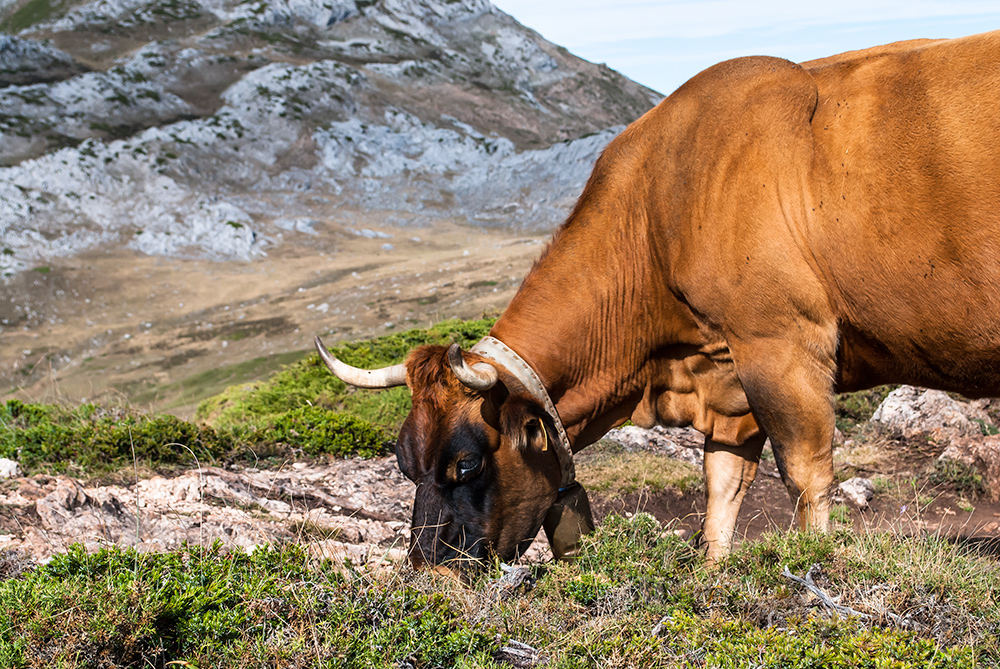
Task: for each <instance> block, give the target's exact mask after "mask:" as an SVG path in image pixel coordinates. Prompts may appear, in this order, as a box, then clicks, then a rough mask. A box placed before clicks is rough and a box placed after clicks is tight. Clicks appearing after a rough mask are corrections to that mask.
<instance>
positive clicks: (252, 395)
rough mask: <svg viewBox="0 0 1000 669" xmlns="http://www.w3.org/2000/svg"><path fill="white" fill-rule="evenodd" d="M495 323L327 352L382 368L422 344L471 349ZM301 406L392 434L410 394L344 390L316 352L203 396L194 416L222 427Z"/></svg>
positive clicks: (441, 328)
mask: <svg viewBox="0 0 1000 669" xmlns="http://www.w3.org/2000/svg"><path fill="white" fill-rule="evenodd" d="M494 321H495V319H492V318H485V319H480V320H473V321H461V320H449V321H443V322H441V323H438V324H437V325H434V326H431V327H430V328H427V329H414V330H408V331H406V332H396V333H392V334H388V335H384V336H381V337H377V338H375V339H371V340H368V341H360V342H351V343H345V344H340V345H338V346H336V347H334V348H332V349H331V351H332V353H333V354H334V355H335V356H336V357H337V358H339V359H340V360H343V361H344V362H346V363H347V364H349V365H354V366H355V367H362V368H368V369H372V368H376V367H385V366H388V365H394V364H397V363H400V362H404V361H405V359H406V356H407V355H408V354H409V352H410V351H411V350H412V349H414V348H416V347H417V346H422V345H424V344H450V343H452V342H457V343H458V344H460V345H461V346H462V347H463V348H468V347H471V346H472V345H473V344H475V343H476V342H477V341H479V340H480V339H481V338H482V337H484V336H485V335H486V334H488V333H489V330H490V327H492V325H493V322H494ZM305 406H318V407H322V408H325V409H328V410H331V411H338V412H347V413H351V414H354V415H355V416H358V417H359V418H362V419H364V420H367V421H368V422H370V423H372V424H374V425H376V426H378V427H380V428H382V429H384V430H386V431H389V432H394V431H396V430H398V429H399V427H400V426H401V425H402V423H403V419H404V418H406V414H407V413H408V412H409V410H410V393H409V390H408V389H406V388H392V389H389V390H377V391H372V390H360V389H353V388H351V389H348V388H347V387H346V385H345V384H344V383H343V382H342V381H340V380H339V379H337V378H336V377H334V376H333V375H332V374H330V371H329V370H328V369H327V368H326V366H325V365H324V364H323V362H322V361H321V360H320V359H319V356H318V355H315V354H312V355H309V356H307V357H306V358H304V359H303V360H301V361H299V362H297V363H295V364H292V365H289V366H288V367H286V368H284V369H283V370H281V371H280V372H278V373H276V374H275V375H274V376H272V377H271V378H269V379H267V380H265V381H260V382H257V383H251V384H244V385H240V386H234V387H231V388H228V389H227V390H225V391H224V392H222V393H221V394H219V395H217V396H216V397H213V398H210V399H208V400H205V401H204V402H202V403H201V404H200V405H199V407H198V412H197V414H196V415H197V417H198V418H199V419H202V420H206V421H208V422H209V423H211V424H212V425H214V426H216V427H217V428H222V427H224V426H233V425H242V424H246V423H248V422H253V421H256V420H259V419H260V418H261V417H264V416H269V415H272V414H279V413H283V412H287V411H291V410H295V409H301V408H302V407H305Z"/></svg>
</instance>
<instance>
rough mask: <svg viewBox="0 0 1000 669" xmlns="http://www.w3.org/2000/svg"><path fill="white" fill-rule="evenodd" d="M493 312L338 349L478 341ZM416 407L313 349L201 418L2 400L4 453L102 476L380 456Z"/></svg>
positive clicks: (365, 356)
mask: <svg viewBox="0 0 1000 669" xmlns="http://www.w3.org/2000/svg"><path fill="white" fill-rule="evenodd" d="M492 324H493V319H489V318H487V319H480V320H472V321H458V320H451V321H444V322H442V323H438V324H437V325H434V326H432V327H430V328H427V329H415V330H410V331H408V332H400V333H394V334H390V335H385V336H383V337H379V338H376V339H373V340H368V341H361V342H352V343H348V344H342V345H340V346H337V347H335V348H333V349H331V350H332V351H333V353H334V355H336V356H337V357H339V358H340V359H342V360H344V361H345V362H347V363H349V364H353V365H357V366H359V367H380V366H384V365H391V364H395V363H398V362H402V361H403V360H404V359H405V357H406V355H407V353H409V351H410V350H411V349H412V348H413V347H415V346H420V345H422V344H445V343H450V342H453V341H455V342H458V343H459V344H461V345H462V346H463V347H469V346H471V345H472V344H474V343H475V342H476V341H478V340H479V339H480V338H481V337H482V336H484V335H485V334H486V333H487V332H488V331H489V328H490V326H491V325H492ZM409 408H410V396H409V392H408V391H407V389H406V388H394V389H391V390H387V391H366V390H356V389H354V388H347V387H346V386H345V384H344V383H343V382H341V381H340V380H338V379H337V378H335V377H334V376H333V375H332V374H330V372H329V370H327V368H326V366H325V365H324V364H323V363H322V361H320V359H319V356H318V355H316V354H310V355H307V356H306V357H304V358H303V359H302V360H300V361H299V362H297V363H294V364H292V365H289V366H287V367H285V368H284V369H282V370H281V371H279V372H277V373H275V374H274V375H272V376H271V377H270V378H269V379H267V380H265V381H260V382H256V383H250V384H240V385H236V386H232V387H230V388H228V389H226V390H225V391H224V392H222V393H221V394H219V395H217V396H216V397H213V398H210V399H208V400H206V401H205V402H204V403H203V404H202V405H201V407H200V408H199V411H198V416H197V419H196V420H197V423H192V422H188V421H183V420H180V419H179V418H176V417H174V416H170V415H166V414H153V415H150V414H144V413H141V412H138V411H135V410H132V409H129V408H122V407H115V408H105V407H98V406H95V405H93V404H84V405H80V406H77V407H65V406H60V405H51V404H25V403H23V402H20V401H18V400H10V401H8V402H7V403H5V404H0V457H6V458H12V459H16V460H18V462H19V463H20V465H21V468H22V470H24V472H25V473H27V474H34V473H42V472H50V473H51V472H69V473H73V474H76V475H80V476H85V477H89V476H101V475H107V474H111V473H114V472H117V471H119V470H122V469H127V470H131V469H132V467H133V464H138V465H139V466H141V467H142V468H143V469H147V470H157V471H163V470H170V469H176V468H177V467H180V466H190V465H192V464H194V463H195V462H199V463H201V464H220V463H223V464H224V463H226V462H232V461H248V462H253V463H260V462H261V461H263V463H264V464H265V465H266V464H267V461H268V460H269V459H277V460H287V459H289V458H292V459H294V458H302V457H309V456H323V455H332V456H337V457H345V456H362V457H372V456H374V455H377V454H384V453H387V452H390V450H391V443H392V441H393V440H394V435H395V431H396V430H397V429H398V428H399V426H400V424H401V423H402V422H403V419H404V418H405V417H406V414H407V412H408V411H409Z"/></svg>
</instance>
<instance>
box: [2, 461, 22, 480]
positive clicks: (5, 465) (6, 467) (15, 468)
mask: <svg viewBox="0 0 1000 669" xmlns="http://www.w3.org/2000/svg"><path fill="white" fill-rule="evenodd" d="M20 475H21V467H20V465H18V464H17V463H16V462H14V461H13V460H8V459H7V458H0V479H13V478H17V477H18V476H20Z"/></svg>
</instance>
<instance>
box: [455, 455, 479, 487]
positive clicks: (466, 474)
mask: <svg viewBox="0 0 1000 669" xmlns="http://www.w3.org/2000/svg"><path fill="white" fill-rule="evenodd" d="M482 468H483V458H482V457H481V456H479V455H466V456H465V457H463V458H462V459H461V460H459V461H458V464H456V465H455V476H456V478H457V479H458V480H459V482H460V483H465V482H466V481H468V480H469V479H471V478H472V477H473V476H475V475H476V474H478V473H479V470H480V469H482Z"/></svg>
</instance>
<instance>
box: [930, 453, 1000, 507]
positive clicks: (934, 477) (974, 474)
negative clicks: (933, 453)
mask: <svg viewBox="0 0 1000 669" xmlns="http://www.w3.org/2000/svg"><path fill="white" fill-rule="evenodd" d="M930 482H931V483H934V484H945V485H951V486H954V488H955V492H957V493H958V494H960V495H967V496H969V497H971V498H972V499H981V498H982V497H983V496H984V495H985V494H986V493H987V489H986V482H985V481H984V480H983V476H982V474H980V473H979V471H978V470H977V469H976V468H975V467H973V466H972V465H968V464H965V463H964V462H959V461H958V460H937V461H935V462H934V471H933V472H932V473H931V476H930Z"/></svg>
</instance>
